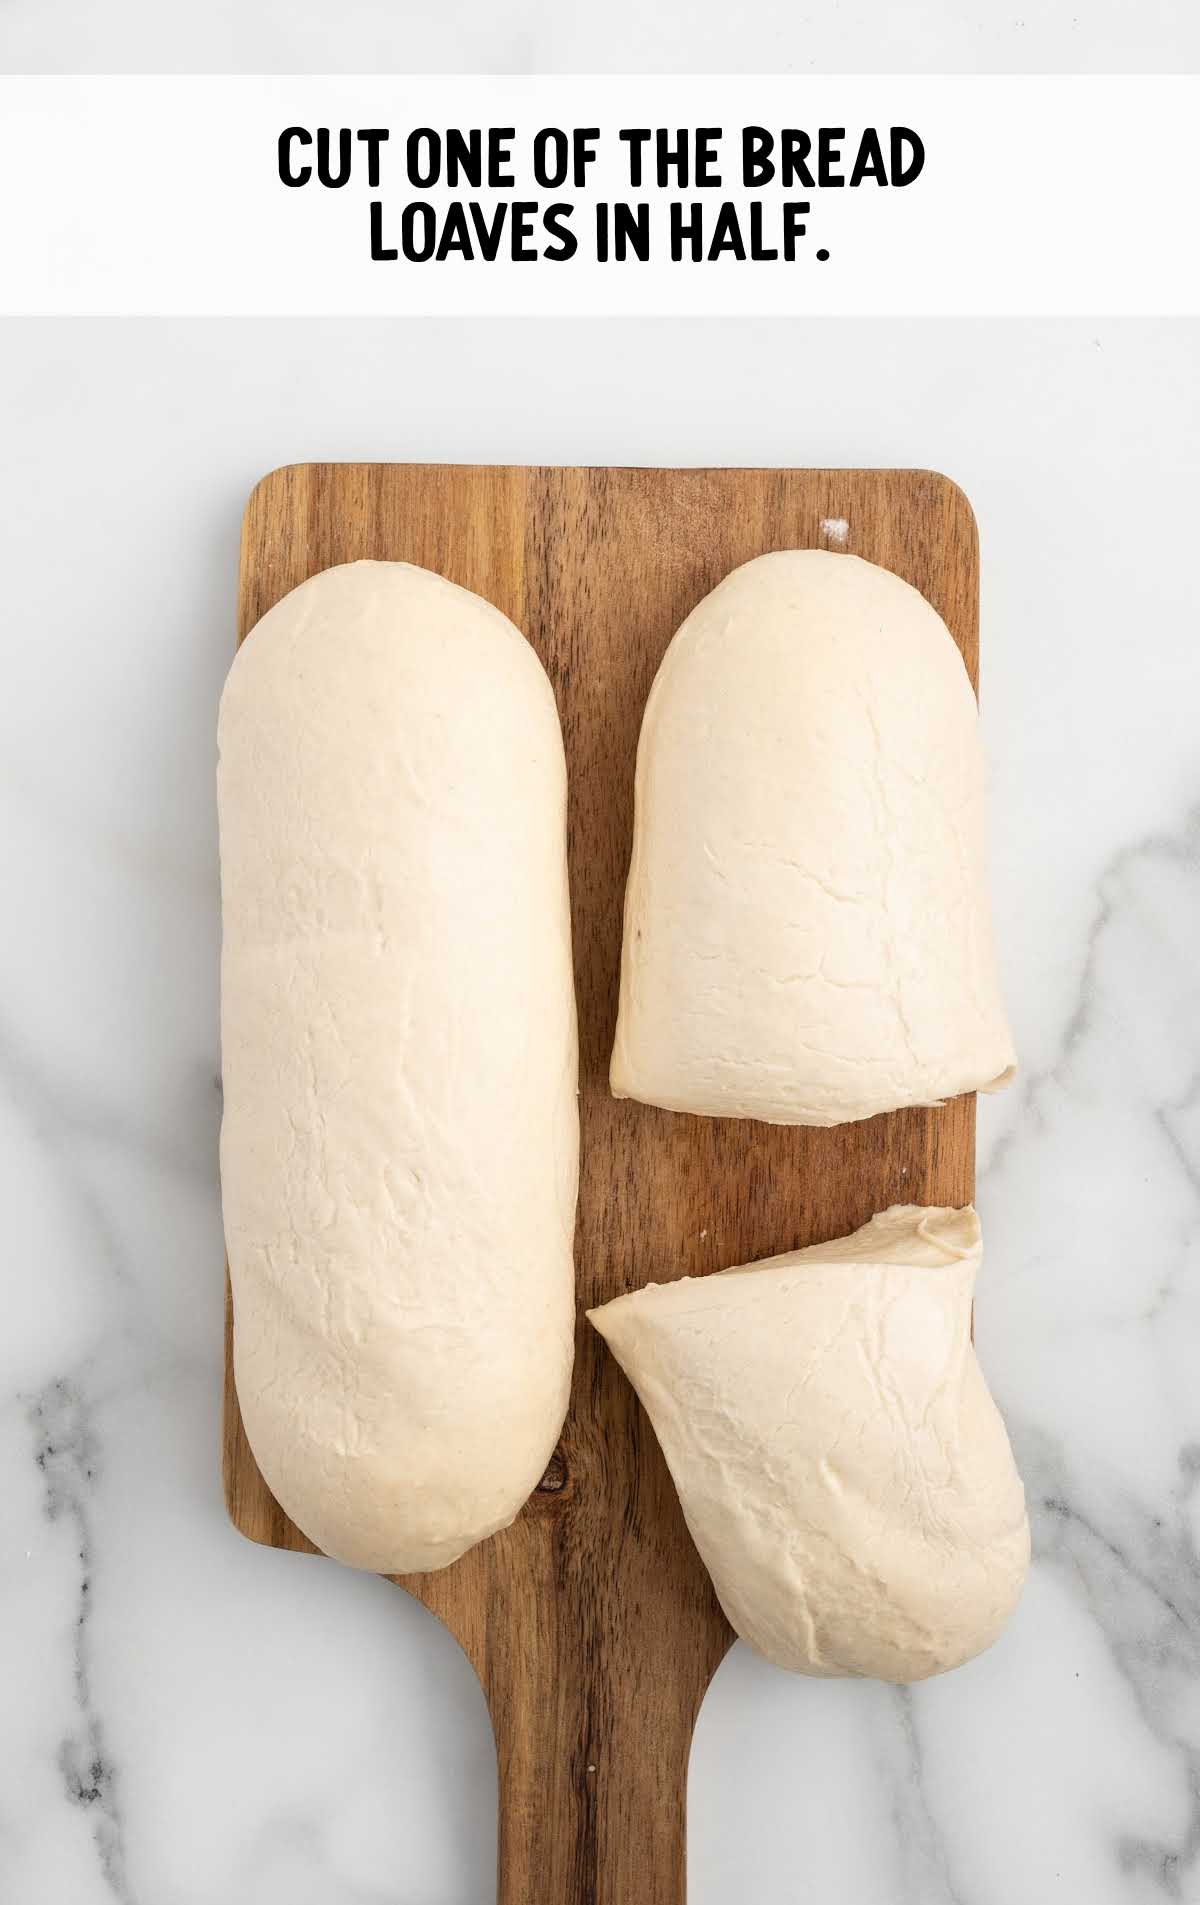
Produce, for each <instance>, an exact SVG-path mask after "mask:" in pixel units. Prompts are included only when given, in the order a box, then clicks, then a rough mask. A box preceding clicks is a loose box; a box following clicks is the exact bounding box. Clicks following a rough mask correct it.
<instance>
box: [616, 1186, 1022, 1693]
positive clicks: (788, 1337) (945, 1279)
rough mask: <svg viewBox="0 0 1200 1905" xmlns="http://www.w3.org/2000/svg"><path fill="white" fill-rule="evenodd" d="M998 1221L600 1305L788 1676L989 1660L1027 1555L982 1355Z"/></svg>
mask: <svg viewBox="0 0 1200 1905" xmlns="http://www.w3.org/2000/svg"><path fill="white" fill-rule="evenodd" d="M979 1261H980V1232H979V1220H978V1218H977V1217H976V1214H975V1212H974V1210H973V1209H971V1208H970V1207H968V1208H966V1209H964V1210H945V1209H923V1208H920V1207H917V1206H914V1205H897V1206H894V1207H893V1208H892V1209H891V1210H888V1211H885V1212H884V1213H883V1214H882V1215H880V1216H878V1217H875V1218H873V1219H872V1220H871V1222H870V1223H868V1224H865V1225H864V1226H863V1228H862V1229H861V1230H858V1231H855V1233H854V1234H853V1236H850V1237H842V1238H839V1239H837V1240H836V1241H835V1242H833V1243H827V1244H818V1245H816V1246H814V1247H812V1248H810V1249H808V1250H796V1251H792V1252H790V1253H789V1254H787V1255H785V1256H780V1257H772V1258H769V1259H768V1260H766V1261H764V1262H762V1263H756V1264H746V1265H740V1266H738V1267H737V1268H735V1269H731V1270H726V1271H723V1272H721V1273H719V1274H718V1275H715V1276H710V1277H702V1278H698V1279H695V1278H690V1277H685V1278H683V1279H682V1280H681V1281H679V1282H677V1283H668V1284H650V1285H649V1286H648V1287H647V1288H646V1289H644V1290H640V1291H638V1292H636V1293H635V1294H634V1295H631V1296H624V1297H619V1298H618V1299H617V1300H616V1301H615V1302H612V1303H607V1304H605V1305H603V1306H602V1307H601V1308H599V1309H596V1310H590V1311H589V1312H588V1315H589V1318H590V1320H591V1322H592V1323H593V1324H594V1325H595V1327H596V1328H597V1329H598V1330H599V1331H600V1333H601V1335H602V1336H603V1337H604V1338H605V1340H606V1342H607V1343H608V1345H609V1347H610V1349H611V1350H612V1352H613V1354H614V1355H615V1356H616V1358H617V1360H618V1362H619V1363H620V1364H621V1367H622V1368H623V1369H624V1371H625V1373H626V1375H627V1376H628V1377H629V1380H630V1381H631V1382H632V1384H633V1386H634V1388H635V1389H636V1390H637V1393H638V1395H639V1396H640V1398H641V1400H642V1403H643V1404H644V1406H645V1408H646V1411H647V1414H648V1415H649V1417H650V1421H651V1423H652V1424H653V1427H654V1430H655V1433H656V1434H657V1436H658V1439H659V1442H660V1443H661V1445H662V1448H663V1452H664V1454H665V1456H666V1459H667V1462H668V1465H669V1467H670V1470H671V1473H672V1475H673V1477H674V1480H675V1484H676V1487H677V1488H678V1491H679V1496H680V1500H681V1502H682V1504H683V1511H684V1515H685V1517H686V1519H687V1524H688V1527H689V1529H690V1530H691V1533H692V1537H693V1539H694V1540H695V1543H696V1546H697V1548H698V1549H699V1552H700V1557H701V1559H702V1560H703V1562H704V1564H705V1566H706V1567H707V1569H708V1571H709V1574H710V1575H711V1576H712V1580H713V1584H714V1586H715V1588H716V1591H717V1595H718V1598H719V1599H720V1602H721V1606H722V1607H723V1608H724V1610H725V1613H726V1615H727V1616H728V1618H729V1621H730V1623H731V1625H732V1626H733V1627H734V1629H735V1630H736V1632H737V1633H738V1634H740V1635H741V1637H742V1638H743V1639H744V1640H746V1641H748V1642H749V1643H750V1645H751V1646H752V1647H754V1648H755V1649H756V1650H757V1651H758V1652H759V1653H760V1654H763V1655H764V1656H765V1657H766V1658H767V1659H768V1660H771V1661H774V1662H775V1663H776V1664H777V1665H778V1666H781V1667H787V1668H790V1669H792V1670H793V1671H795V1672H797V1673H807V1674H862V1675H869V1676H872V1677H874V1678H876V1679H880V1680H890V1681H899V1682H905V1681H911V1680H921V1679H924V1678H925V1677H926V1676H928V1675H930V1674H936V1673H942V1672H944V1671H946V1669H948V1668H951V1667H956V1666H958V1665H960V1664H961V1663H962V1662H963V1661H965V1660H969V1659H970V1658H971V1657H972V1656H973V1655H974V1654H978V1653H979V1652H981V1650H982V1649H983V1648H985V1647H987V1646H988V1645H989V1643H990V1642H991V1641H993V1640H994V1639H995V1637H996V1635H997V1634H998V1633H999V1631H1000V1629H1001V1628H1002V1627H1003V1625H1004V1623H1005V1621H1006V1620H1007V1619H1008V1617H1009V1615H1010V1614H1011V1612H1012V1610H1013V1607H1014V1605H1015V1603H1016V1601H1017V1598H1018V1595H1019V1594H1020V1590H1021V1586H1022V1583H1023V1581H1024V1578H1025V1573H1026V1569H1027V1567H1028V1562H1029V1525H1028V1521H1027V1519H1026V1514H1025V1497H1024V1490H1023V1489H1022V1486H1021V1480H1020V1477H1019V1475H1018V1474H1017V1470H1016V1466H1015V1464H1014V1462H1013V1457H1012V1451H1011V1449H1010V1447H1009V1442H1008V1437H1007V1434H1006V1433H1005V1429H1004V1424H1003V1422H1002V1421H1001V1419H1000V1415H999V1412H998V1411H997V1409H996V1406H995V1404H994V1403H993V1401H992V1399H991V1396H990V1395H989V1393H988V1390H987V1386H986V1384H985V1383H984V1379H983V1376H982V1374H981V1372H980V1368H979V1364H978V1362H977V1361H976V1357H975V1351H974V1348H973V1347H972V1343H971V1298H972V1292H973V1289H974V1285H975V1274H976V1271H977V1268H978V1265H979Z"/></svg>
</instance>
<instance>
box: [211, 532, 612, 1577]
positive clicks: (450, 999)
mask: <svg viewBox="0 0 1200 1905" xmlns="http://www.w3.org/2000/svg"><path fill="white" fill-rule="evenodd" d="M219 738H220V767H219V776H218V792H219V807H220V830H221V886H222V912H223V932H224V941H223V952H222V969H221V978H222V1006H221V1036H222V1052H223V1073H224V1090H225V1113H224V1122H223V1125H222V1130H221V1175H222V1189H223V1202H224V1213H225V1230H226V1238H227V1243H228V1250H229V1262H230V1269H231V1273H232V1280H233V1296H234V1315H235V1342H234V1348H235V1375H236V1382H237V1391H238V1398H239V1401H240V1404H241V1410H242V1416H243V1419H244V1421H245V1425H246V1432H247V1435H248V1436H249V1439H250V1444H251V1447H252V1448H253V1450H254V1453H255V1456H256V1457H257V1460H258V1462H259V1465H260V1467H261V1468H262V1471H263V1474H264V1475H265V1477H266V1480H267V1482H268V1483H269V1485H270V1487H271V1489H272V1490H273V1492H274V1493H275V1495H276V1496H277V1498H278V1500H279V1501H280V1502H281V1504H282V1505H283V1507H284V1508H285V1509H286V1510H287V1512H288V1513H289V1515H291V1516H292V1518H293V1520H294V1521H295V1522H296V1523H297V1524H298V1526H299V1527H300V1528H301V1529H303V1531H304V1533H305V1534H307V1535H308V1536H309V1537H310V1539H311V1540H312V1541H314V1542H315V1543H316V1544H317V1546H318V1547H320V1548H322V1549H323V1550H324V1551H325V1552H326V1553H327V1554H331V1555H334V1556H336V1557H337V1558H339V1559H340V1560H343V1561H346V1562H349V1563H351V1564H353V1565H355V1566H358V1567H363V1568H373V1569H377V1570H379V1571H381V1572H387V1573H407V1572H410V1571H417V1570H425V1569H430V1568H436V1567H440V1566H443V1565H444V1564H446V1563H447V1562H449V1561H452V1560H454V1559H455V1558H456V1556H458V1555H459V1554H461V1553H462V1552H463V1551H464V1550H465V1549H466V1548H468V1547H470V1546H471V1545H472V1543H474V1542H477V1541H479V1540H480V1539H481V1538H482V1537H483V1536H485V1535H488V1534H490V1533H492V1532H493V1531H494V1530H496V1529H498V1528H500V1527H503V1526H504V1525H505V1524H507V1523H508V1522H510V1521H511V1520H512V1518H513V1516H514V1515H515V1514H516V1513H517V1511H518V1509H519V1508H520V1507H521V1505H522V1503H523V1502H524V1501H525V1499H526V1498H527V1496H528V1495H529V1493H530V1491H531V1490H532V1489H534V1488H535V1487H536V1485H537V1483H538V1481H539V1479H540V1477H541V1475H542V1473H543V1471H544V1469H545V1466H546V1463H547V1461H548V1459H549V1457H550V1455H551V1453H552V1451H553V1448H554V1444H555V1441H556V1438H557V1436H558V1433H559V1430H560V1428H561V1425H562V1421H563V1416H564V1413H565V1410H566V1404H567V1395H568V1389H569V1384H570V1372H571V1361H572V1337H573V1319H574V1277H573V1268H572V1239H573V1231H574V1215H575V1198H576V1188H577V1176H578V1129H579V1128H578V1113H577V1104H576V1069H577V1065H576V1052H577V1047H576V1027H575V997H574V987H573V979H572V967H571V945H570V916H569V910H568V902H567V880H566V848H565V828H566V774H565V765H564V759H563V746H562V736H561V732H560V729H559V723H558V716H557V711H556V708H555V704H554V696H553V692H552V690H551V687H550V684H549V682H548V680H547V678H546V676H545V673H544V672H543V670H542V667H541V665H540V663H539V661H538V660H537V657H536V656H535V654H534V652H533V650H532V648H531V647H530V646H529V644H528V642H527V641H526V640H525V638H524V637H523V636H522V635H521V634H520V632H519V631H518V630H517V629H516V628H515V627H514V626H513V625H512V623H511V622H509V621H508V620H507V618H506V617H505V616H503V615H502V614H501V613H500V612H499V610H497V609H495V608H494V607H493V606H492V605H491V604H490V603H487V602H484V601H482V600H481V599H480V598H479V597H477V596H474V595H472V594H470V593H469V592H468V591H466V590H464V589H461V588H458V587H456V586H455V585H454V584H452V583H449V582H447V581H445V580H443V579H442V578H441V577H440V576H436V575H433V574H430V573H429V572H428V571H425V570H422V569H416V568H412V567H410V566H408V565H406V564H401V563H369V562H361V563H354V564H351V565H348V566H345V567H342V568H336V569H330V570H327V571H325V572H324V573H322V574H320V575H317V576H314V577H313V578H312V580H311V581H308V582H306V583H304V584H303V585H302V586H301V587H299V588H298V589H295V590H294V591H293V592H292V593H291V594H290V595H288V596H286V597H285V598H284V600H283V601H281V602H280V603H279V604H278V606H277V607H275V608H273V609H272V610H271V611H270V613H269V614H267V615H266V616H264V617H263V619H262V621H261V622H260V623H259V624H258V626H257V627H256V628H255V629H254V630H253V632H252V633H251V635H250V636H249V638H248V639H247V640H246V642H245V643H244V644H243V646H242V648H241V650H240V651H239V654H238V656H237V659H236V661H235V662H234V665H233V668H232V670H231V672H230V675H229V678H228V681H227V683H226V686H225V691H224V695H223V697H222V702H221V713H220V736H219Z"/></svg>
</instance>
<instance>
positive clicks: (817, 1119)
mask: <svg viewBox="0 0 1200 1905" xmlns="http://www.w3.org/2000/svg"><path fill="white" fill-rule="evenodd" d="M1014 1062H1015V1061H1014V1053H1013V1047H1012V1041H1011V1039H1010V1036H1009V1031H1008V1026H1007V1023H1006V1020H1005V1015H1004V1009H1003V1005H1002V1003H1001V999H1000V993H999V987H998V983H997V977H996V967H995V960H994V956H993V950H992V932H991V913H990V903H989V898H988V891H987V879H986V865H985V849H984V768H983V757H982V750H981V747H980V742H979V734H978V717H977V710H976V705H975V697H974V694H973V693H972V690H971V684H970V681H969V680H968V678H967V672H966V669H965V667H964V665H963V660H962V656H961V655H960V653H959V651H958V648H957V647H956V645H955V643H954V640H953V638H952V636H951V635H950V633H949V631H948V629H947V628H946V626H945V624H944V622H942V620H941V618H940V617H939V616H938V615H937V614H936V612H935V611H934V610H933V609H932V608H931V607H930V605H929V603H928V602H926V601H925V599H924V597H923V596H921V595H920V594H918V592H917V590H915V589H913V588H911V587H910V586H909V585H908V583H906V582H903V581H901V580H900V578H899V577H898V576H895V575H892V574H891V573H890V572H889V571H888V570H886V569H881V568H878V567H877V566H876V565H874V564H872V563H868V562H863V561H861V560H860V559H859V558H858V557H857V556H849V555H834V554H831V553H829V552H826V551H822V550H783V551H779V552H777V553H775V554H773V555H766V556H760V557H758V558H757V559H756V560H755V561H753V562H748V563H746V564H745V565H744V566H743V567H742V568H740V569H735V570H734V571H733V573H732V574H731V575H729V576H727V577H726V578H725V580H724V581H723V582H722V583H720V584H719V586H718V587H717V588H716V589H714V590H713V592H712V594H711V595H709V596H707V597H705V599H704V600H703V601H702V602H701V603H700V604H699V605H698V607H697V608H696V609H694V610H693V612H692V614H691V615H690V616H689V617H688V619H687V621H686V622H685V623H684V624H683V626H682V628H681V629H680V630H679V632H678V633H677V634H676V636H675V638H674V640H673V641H672V643H671V645H670V647H669V648H668V650H667V653H666V655H665V656H664V658H663V662H662V665H661V667H660V668H659V671H658V675H657V677H656V679H655V682H654V686H653V688H652V690H651V693H650V697H649V700H648V701H647V704H646V711H645V716H644V719H643V722H642V732H641V738H640V742H639V746H638V757H637V781H636V811H635V822H634V840H633V854H632V860H631V864H630V869H629V880H628V886H627V889H626V897H625V934H624V944H623V949H622V965H621V1000H620V1013H619V1017H618V1023H617V1031H616V1040H615V1044H614V1048H613V1054H612V1067H611V1079H612V1088H613V1091H614V1093H615V1094H616V1095H617V1096H618V1097H621V1098H625V1097H628V1098H639V1099H642V1100H643V1101H645V1102H646V1103H649V1104H655V1105H663V1106H666V1107H667V1108H668V1109H671V1110H676V1111H690V1112H699V1113H706V1114H709V1115H711V1116H727V1117H747V1118H761V1119H764V1120H766V1121H768V1122H770V1123H775V1124H811V1125H831V1124H841V1123H844V1122H846V1121H848V1120H851V1119H856V1118H869V1117H872V1116H873V1115H874V1114H875V1113H876V1112H880V1111H890V1110H894V1109H897V1108H898V1107H900V1106H903V1105H931V1104H937V1103H939V1102H940V1101H942V1100H944V1099H946V1098H948V1097H952V1096H954V1095H955V1094H956V1093H959V1092H965V1091H974V1090H984V1091H986V1090H991V1089H993V1088H994V1087H996V1086H998V1085H1001V1084H1004V1083H1006V1082H1007V1079H1008V1077H1009V1076H1010V1075H1011V1071H1012V1068H1013V1065H1014Z"/></svg>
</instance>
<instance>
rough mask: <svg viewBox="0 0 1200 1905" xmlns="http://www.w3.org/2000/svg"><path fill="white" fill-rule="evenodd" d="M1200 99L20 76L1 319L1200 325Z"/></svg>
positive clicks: (908, 84)
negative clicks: (453, 317) (735, 319)
mask: <svg viewBox="0 0 1200 1905" xmlns="http://www.w3.org/2000/svg"><path fill="white" fill-rule="evenodd" d="M1198 124H1200V79H1198V78H1195V77H1189V78H1171V77H1095V78H1090V77H1089V78H1083V77H1064V76H1046V77H1029V76H1021V77H1011V78H994V77H986V78H985V77H964V76H953V77H949V76H948V77H937V78H933V77H930V78H920V77H918V78H911V77H904V76H899V77H886V76H872V77H860V78H840V77H827V76H811V77H807V78H795V77H787V78H780V77H776V76H771V77H747V76H738V77H728V78H715V77H711V78H710V77H695V78H684V77H673V78H661V77H659V78H649V77H642V78H633V77H630V78H620V77H615V78H599V77H586V76H577V77H554V76H544V77H538V78H523V79H522V78H478V77H471V78H464V77H450V76H440V77H425V78H416V77H407V78H379V77H374V78H368V77H357V78H346V77H331V78H318V77H310V76H301V77H295V78H278V77H256V78H235V77H227V76H213V77H207V78H193V77H167V76H159V77H152V78H143V77H138V78H133V77H111V78H75V79H62V78H49V77H37V78H35V77H23V78H7V79H0V312H2V313H5V314H9V315H14V314H22V315H27V314H40V313H46V314H51V313H65V314H115V313H145V314H150V315H167V314H190V315H205V314H214V315H220V314H229V315H235V314H236V315H241V314H245V315H260V314H276V313H278V314H325V313H329V314H333V313H346V314H354V313H363V314H391V313H395V314H405V315H409V314H411V315H421V314H441V313H445V314H452V313H464V314H477V313H483V312H494V313H529V314H550V315H553V314H562V315H571V314H585V313H589V314H594V313H614V314H616V313H691V314H697V315H700V314H724V313H764V314H774V313H778V314H784V313H834V314H837V313H846V314H902V313H912V314H921V313H928V314H946V315H958V314H977V313H989V314H1026V313H1046V314H1061V313H1082V312H1088V313H1096V314H1101V313H1106V314H1122V313H1130V314H1133V313H1161V314H1164V315H1171V314H1178V313H1194V312H1200V247H1198V246H1197V243H1196V239H1195V208H1194V191H1195V179H1196V162H1195V158H1194V152H1193V139H1194V129H1195V127H1196V126H1197V125H1198Z"/></svg>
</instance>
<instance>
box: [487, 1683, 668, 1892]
mask: <svg viewBox="0 0 1200 1905" xmlns="http://www.w3.org/2000/svg"><path fill="white" fill-rule="evenodd" d="M597 1664H599V1663H597ZM639 1665H640V1669H641V1670H640V1671H639ZM588 1686H590V1687H591V1690H592V1692H591V1697H590V1698H587V1699H584V1698H580V1697H579V1694H580V1690H581V1689H583V1688H584V1687H588ZM652 1688H653V1694H651V1691H650V1690H651V1689H652ZM663 1693H664V1689H663V1688H662V1687H661V1686H655V1685H654V1674H653V1669H652V1663H650V1662H649V1661H646V1662H643V1663H635V1662H633V1661H630V1660H628V1659H625V1660H623V1661H622V1663H621V1672H620V1674H619V1676H613V1675H606V1674H603V1673H601V1674H600V1675H598V1676H592V1675H590V1674H587V1673H583V1674H581V1673H580V1671H579V1669H578V1666H576V1667H575V1669H574V1671H572V1672H570V1673H568V1674H564V1675H563V1676H561V1678H559V1679H558V1680H557V1682H550V1683H547V1682H546V1681H544V1680H542V1679H541V1678H540V1677H535V1676H534V1675H533V1674H530V1675H528V1677H525V1676H523V1675H522V1674H521V1673H520V1671H517V1672H515V1673H514V1674H513V1676H512V1677H511V1682H510V1684H509V1685H508V1686H506V1687H500V1686H496V1685H493V1687H492V1689H491V1692H490V1698H489V1708H490V1711H491V1715H492V1725H493V1728H494V1731H495V1735H496V1755H497V1764H498V1771H499V1843H498V1873H497V1885H496V1898H497V1905H542V1902H543V1901H544V1905H685V1899H686V1892H687V1883H686V1873H685V1866H686V1812H687V1766H688V1754H689V1751H690V1748H691V1737H692V1728H693V1724H694V1720H695V1715H694V1713H693V1712H692V1711H690V1710H688V1709H687V1708H685V1705H684V1703H682V1702H681V1703H679V1705H678V1706H677V1708H675V1709H674V1710H671V1709H670V1708H669V1706H665V1705H664V1700H663Z"/></svg>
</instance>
